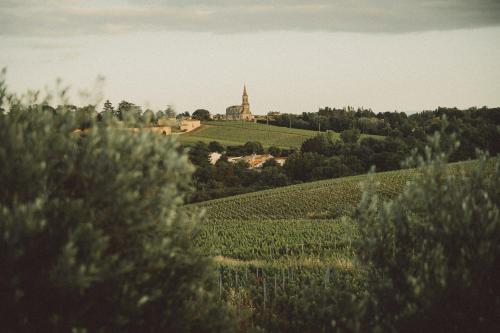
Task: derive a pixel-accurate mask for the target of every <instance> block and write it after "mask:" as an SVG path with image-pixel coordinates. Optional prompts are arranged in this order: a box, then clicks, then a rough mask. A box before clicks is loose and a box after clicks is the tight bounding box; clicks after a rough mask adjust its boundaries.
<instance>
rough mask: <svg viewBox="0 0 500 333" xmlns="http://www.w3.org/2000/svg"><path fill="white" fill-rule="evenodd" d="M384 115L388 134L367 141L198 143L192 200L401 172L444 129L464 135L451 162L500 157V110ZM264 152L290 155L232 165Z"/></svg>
mask: <svg viewBox="0 0 500 333" xmlns="http://www.w3.org/2000/svg"><path fill="white" fill-rule="evenodd" d="M330 111H331V110H330ZM330 111H328V112H330ZM337 111H338V112H340V113H339V114H347V115H356V114H359V115H362V114H364V115H366V114H370V112H371V111H359V110H358V111H344V110H336V111H331V113H332V114H334V115H336V114H337ZM319 114H320V113H319ZM379 115H380V114H379ZM297 117H300V116H297ZM380 117H382V119H384V120H383V122H384V123H387V124H389V125H385V126H390V128H391V130H390V131H389V135H386V136H384V137H363V138H362V137H361V131H360V130H359V129H357V128H353V129H345V130H343V131H342V132H341V133H340V139H338V138H337V137H338V136H337V135H336V134H335V133H333V132H331V131H329V130H327V131H326V132H322V133H320V134H318V135H317V136H315V137H313V138H309V139H307V140H305V141H304V142H303V143H302V145H301V147H300V149H298V150H297V149H288V150H281V149H279V148H278V147H269V148H268V149H267V150H265V149H264V148H263V147H262V145H261V144H260V143H258V142H247V143H246V144H245V145H240V146H228V147H223V146H222V145H221V144H220V143H218V142H211V143H210V144H209V145H207V144H205V143H202V142H199V143H197V144H196V145H195V146H194V147H192V148H191V149H190V152H189V156H190V158H191V161H192V162H193V163H194V164H195V165H196V167H197V171H196V172H195V174H194V179H195V184H196V189H197V191H196V192H195V194H194V195H193V197H192V200H193V201H202V200H208V199H213V198H218V197H223V196H228V195H234V194H239V193H245V192H250V191H256V190H262V189H268V188H273V187H278V186H285V185H290V184H296V183H300V182H308V181H315V180H321V179H328V178H337V177H345V176H351V175H358V174H362V173H366V172H368V171H369V170H370V168H371V167H375V170H376V171H390V170H398V169H400V168H401V167H402V163H403V162H404V161H405V160H406V158H408V156H410V155H411V153H412V152H413V151H416V152H418V153H420V154H424V152H425V151H424V150H425V146H426V144H427V140H428V137H429V135H432V134H433V133H435V132H439V131H444V133H445V134H446V135H447V136H448V137H450V136H451V135H452V133H455V134H456V135H458V136H459V137H460V146H459V147H458V148H457V149H456V150H454V151H453V153H452V154H451V155H450V161H451V162H456V161H463V160H468V159H473V158H475V157H476V150H477V149H480V150H483V151H487V152H489V153H490V154H491V155H497V154H499V153H500V108H494V109H485V108H483V109H468V110H465V111H460V110H456V109H443V108H439V109H437V110H435V111H428V112H423V113H421V114H415V115H411V116H409V117H408V116H406V114H404V113H403V114H399V113H387V114H381V116H380ZM377 119H378V118H377ZM445 119H446V120H445ZM444 123H446V126H445V127H444V125H443V124H444ZM410 124H412V125H411V126H410ZM412 126H413V127H412ZM215 151H218V152H221V153H223V156H222V158H221V159H220V160H219V161H218V162H217V163H215V165H211V164H210V163H209V160H208V154H209V153H211V152H215ZM264 152H267V153H269V154H271V155H273V156H275V157H280V156H285V157H287V158H286V162H285V164H284V166H283V167H281V166H280V165H278V164H277V163H275V162H273V161H268V162H266V163H265V164H264V166H263V167H262V169H261V170H249V169H248V165H247V164H246V163H245V162H243V161H240V162H238V163H236V164H233V163H229V162H227V158H226V157H229V156H243V155H249V154H252V153H257V154H262V153H264Z"/></svg>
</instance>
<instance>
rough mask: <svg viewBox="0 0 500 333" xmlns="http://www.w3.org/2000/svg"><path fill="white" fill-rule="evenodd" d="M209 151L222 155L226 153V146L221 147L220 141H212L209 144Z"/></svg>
mask: <svg viewBox="0 0 500 333" xmlns="http://www.w3.org/2000/svg"><path fill="white" fill-rule="evenodd" d="M208 150H209V151H210V152H218V153H222V152H223V151H224V146H223V145H221V144H220V142H219V141H211V142H210V143H209V144H208Z"/></svg>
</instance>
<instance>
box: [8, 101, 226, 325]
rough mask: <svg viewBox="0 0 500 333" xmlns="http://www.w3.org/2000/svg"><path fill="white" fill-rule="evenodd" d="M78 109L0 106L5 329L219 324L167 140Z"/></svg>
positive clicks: (184, 182) (184, 172)
mask: <svg viewBox="0 0 500 333" xmlns="http://www.w3.org/2000/svg"><path fill="white" fill-rule="evenodd" d="M74 118H75V117H74V116H73V114H72V113H71V112H65V111H64V110H62V109H58V112H56V113H54V112H47V111H43V108H39V107H24V106H22V105H20V104H15V105H14V106H13V107H12V109H11V110H10V112H8V113H7V112H3V113H0V184H1V186H0V293H1V295H2V296H1V298H0V307H1V308H2V310H1V315H0V318H1V322H2V331H3V332H22V331H26V332H70V331H72V330H73V331H88V332H171V331H175V332H179V331H193V332H203V331H221V330H223V329H224V328H225V327H226V324H227V323H226V319H225V315H224V313H223V312H222V309H223V308H222V307H221V306H220V304H218V302H214V301H213V297H212V293H211V291H210V290H209V289H208V287H207V286H209V285H210V282H211V281H215V278H213V276H212V272H213V268H212V266H211V264H210V262H209V261H208V259H205V258H204V257H203V256H200V255H199V254H198V253H196V251H195V250H194V248H193V247H192V245H191V241H190V238H191V233H192V230H193V228H194V227H195V224H196V222H197V219H198V218H197V217H187V216H186V215H184V214H183V213H182V212H181V211H180V209H179V206H180V205H181V204H182V203H183V198H184V195H185V193H186V191H187V190H188V188H189V185H188V184H189V181H190V176H191V172H192V170H191V167H190V166H189V164H188V162H187V159H186V157H185V156H183V155H180V154H179V153H178V152H177V150H176V148H177V147H176V144H175V143H173V142H172V141H171V140H169V139H168V138H165V137H163V136H155V135H153V134H144V133H143V134H131V133H129V132H128V131H125V130H120V129H110V128H107V127H94V128H93V129H92V130H90V131H89V132H87V133H85V134H83V135H81V134H75V133H73V130H74V129H75V119H74Z"/></svg>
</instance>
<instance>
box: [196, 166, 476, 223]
mask: <svg viewBox="0 0 500 333" xmlns="http://www.w3.org/2000/svg"><path fill="white" fill-rule="evenodd" d="M472 165H474V161H472V162H471V161H468V162H459V163H452V164H450V166H451V167H453V168H456V167H460V166H463V167H468V166H469V167H470V166H472ZM416 173H417V171H416V170H414V169H407V170H396V171H388V172H380V173H375V174H374V179H375V181H376V182H378V183H379V191H380V193H381V195H382V196H383V197H387V198H388V197H392V196H394V195H396V194H398V193H399V192H400V191H401V190H402V189H403V188H404V186H405V184H406V183H407V182H409V181H411V179H413V178H414V177H415V175H416ZM367 177H368V176H367V175H358V176H351V177H343V178H336V179H328V180H321V181H316V182H310V183H304V184H298V185H291V186H285V187H280V188H275V189H271V190H265V191H259V192H252V193H247V194H242V195H237V196H232V197H227V198H221V199H216V200H210V201H205V202H201V203H197V204H194V205H195V206H197V207H200V208H204V209H205V210H206V215H207V217H208V219H217V220H219V219H221V220H232V219H235V220H236V219H237V220H252V219H268V220H273V219H331V218H336V217H339V216H342V215H345V214H347V213H349V212H350V211H351V210H352V209H353V208H354V207H355V206H356V205H357V204H358V202H359V200H360V198H361V184H362V182H363V181H366V180H367ZM190 206H192V205H190Z"/></svg>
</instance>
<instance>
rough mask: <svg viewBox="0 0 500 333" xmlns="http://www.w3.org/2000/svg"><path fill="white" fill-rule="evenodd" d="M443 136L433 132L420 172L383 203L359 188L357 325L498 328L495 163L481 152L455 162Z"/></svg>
mask: <svg viewBox="0 0 500 333" xmlns="http://www.w3.org/2000/svg"><path fill="white" fill-rule="evenodd" d="M441 141H442V140H440V136H439V135H436V136H435V137H434V141H433V147H434V149H430V148H428V149H427V154H426V156H425V158H419V159H415V160H414V162H417V164H418V166H419V167H420V171H421V175H420V177H418V179H416V180H415V181H414V182H412V183H411V184H410V185H409V186H408V187H407V188H406V190H405V191H404V192H403V193H402V194H401V195H400V196H399V197H398V198H397V199H395V200H393V201H392V202H389V203H385V204H381V203H380V202H379V201H378V198H377V196H376V195H375V194H374V193H375V192H374V191H373V189H370V188H369V189H368V190H367V191H366V192H365V194H364V195H363V200H362V202H361V204H360V207H359V209H358V216H357V220H358V232H359V238H358V241H357V242H356V243H357V252H358V255H359V259H360V264H361V265H362V266H364V267H366V268H367V269H368V275H367V276H368V280H367V294H366V295H365V297H364V298H363V304H362V307H361V308H362V309H363V312H362V313H360V315H361V316H362V317H363V318H362V320H361V321H360V323H362V324H361V325H360V326H359V327H358V329H360V330H361V331H367V330H369V331H382V332H450V331H455V332H488V331H498V329H499V328H500V284H499V281H500V209H499V204H500V167H499V163H498V160H489V159H488V158H486V157H485V156H481V158H480V160H479V163H478V165H476V166H474V167H471V168H467V169H462V170H457V169H453V167H451V166H447V164H446V162H447V158H448V156H449V155H448V154H444V153H436V151H439V149H438V147H440V146H441V145H442V144H441ZM448 144H449V142H448ZM433 152H434V153H433Z"/></svg>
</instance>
